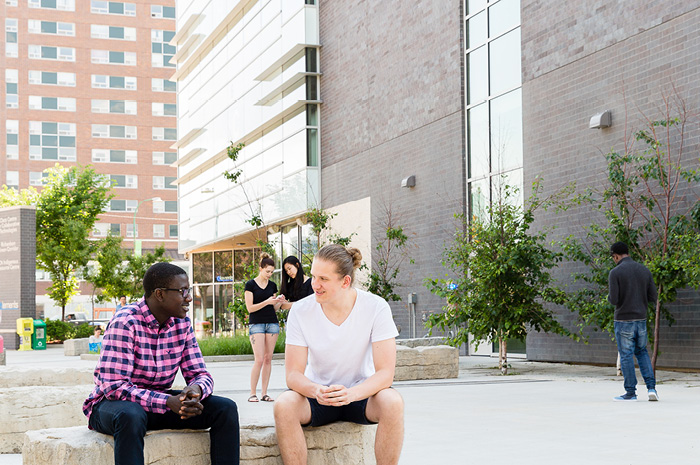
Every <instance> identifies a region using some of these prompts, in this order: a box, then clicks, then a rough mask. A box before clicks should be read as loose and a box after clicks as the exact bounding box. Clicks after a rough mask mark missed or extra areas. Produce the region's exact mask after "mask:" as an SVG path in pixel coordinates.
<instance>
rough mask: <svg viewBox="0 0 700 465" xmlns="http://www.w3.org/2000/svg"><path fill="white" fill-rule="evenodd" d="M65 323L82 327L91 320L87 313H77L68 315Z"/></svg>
mask: <svg viewBox="0 0 700 465" xmlns="http://www.w3.org/2000/svg"><path fill="white" fill-rule="evenodd" d="M63 321H65V322H67V323H70V324H72V325H75V326H80V325H81V324H83V323H89V322H90V320H89V319H88V316H87V313H84V312H75V313H67V314H66V317H65V318H64V319H63Z"/></svg>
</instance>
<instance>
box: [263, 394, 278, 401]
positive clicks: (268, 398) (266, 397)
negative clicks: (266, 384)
mask: <svg viewBox="0 0 700 465" xmlns="http://www.w3.org/2000/svg"><path fill="white" fill-rule="evenodd" d="M260 400H262V401H263V402H274V401H275V399H273V398H272V397H270V396H268V395H267V394H265V395H264V396H262V398H261V399H260Z"/></svg>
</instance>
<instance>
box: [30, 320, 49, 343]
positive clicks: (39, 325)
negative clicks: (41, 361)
mask: <svg viewBox="0 0 700 465" xmlns="http://www.w3.org/2000/svg"><path fill="white" fill-rule="evenodd" d="M32 349H34V350H46V323H44V322H43V321H41V320H34V332H33V333H32Z"/></svg>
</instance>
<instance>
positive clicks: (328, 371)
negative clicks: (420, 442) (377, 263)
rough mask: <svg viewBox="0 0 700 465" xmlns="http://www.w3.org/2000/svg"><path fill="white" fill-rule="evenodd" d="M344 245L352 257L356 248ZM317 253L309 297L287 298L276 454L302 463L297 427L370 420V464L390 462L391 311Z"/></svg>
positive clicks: (395, 453)
mask: <svg viewBox="0 0 700 465" xmlns="http://www.w3.org/2000/svg"><path fill="white" fill-rule="evenodd" d="M335 247H340V246H335ZM324 249H325V248H324ZM342 249H343V250H344V249H345V248H344V247H343V248H342ZM347 250H348V251H349V253H353V252H356V253H357V254H358V256H359V251H356V249H347ZM322 252H323V249H322V250H321V251H319V254H317V256H316V257H315V259H314V262H313V265H312V267H311V274H312V276H313V283H312V287H313V290H314V295H311V296H309V297H306V298H305V299H302V300H300V301H298V302H295V303H294V304H293V306H292V309H291V311H290V313H289V317H288V321H287V336H286V349H285V353H286V355H285V366H286V375H287V386H288V387H289V389H290V391H287V392H285V393H283V394H282V395H281V396H279V398H278V399H277V401H276V402H275V426H276V431H277V439H278V443H279V447H280V452H281V454H282V459H283V461H284V463H285V465H297V464H306V457H307V448H306V442H305V439H304V433H303V431H302V426H309V425H310V426H321V425H325V424H328V423H332V422H334V421H352V422H355V423H360V424H375V423H378V427H377V435H376V439H375V456H376V458H377V464H378V465H388V464H396V463H398V460H399V455H400V453H401V446H402V444H403V399H402V398H401V396H400V395H399V393H398V392H396V391H395V390H394V389H392V388H391V384H392V382H393V379H394V368H395V364H396V341H395V338H396V336H398V331H397V330H396V325H395V324H394V321H393V319H392V316H391V309H390V308H389V305H388V304H387V303H386V301H384V299H382V298H381V297H378V296H375V295H373V294H370V293H368V292H365V291H361V290H357V289H355V288H353V287H352V280H353V274H354V273H353V271H354V269H353V268H352V267H351V268H350V271H349V273H347V270H345V271H346V273H343V272H342V268H339V267H338V266H337V264H336V263H334V262H333V261H330V260H324V259H323V258H322V256H323V253H322ZM341 253H342V252H341ZM359 258H360V259H361V256H359ZM351 260H352V259H351ZM355 261H356V262H359V260H358V259H355ZM350 263H352V261H351V262H350ZM346 268H347V267H346ZM339 270H340V271H339Z"/></svg>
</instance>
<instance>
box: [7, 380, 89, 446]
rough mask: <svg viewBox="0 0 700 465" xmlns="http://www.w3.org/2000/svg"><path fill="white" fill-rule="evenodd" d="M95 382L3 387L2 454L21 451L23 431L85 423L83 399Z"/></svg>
mask: <svg viewBox="0 0 700 465" xmlns="http://www.w3.org/2000/svg"><path fill="white" fill-rule="evenodd" d="M90 391H92V385H81V386H49V387H44V386H24V387H16V388H6V389H0V412H2V418H3V420H2V421H0V453H4V454H19V453H20V452H21V451H22V443H23V442H24V433H25V432H27V431H30V430H36V429H42V428H51V427H56V426H77V425H84V424H85V421H86V420H85V415H83V412H82V406H83V400H85V398H86V397H87V396H88V394H90Z"/></svg>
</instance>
